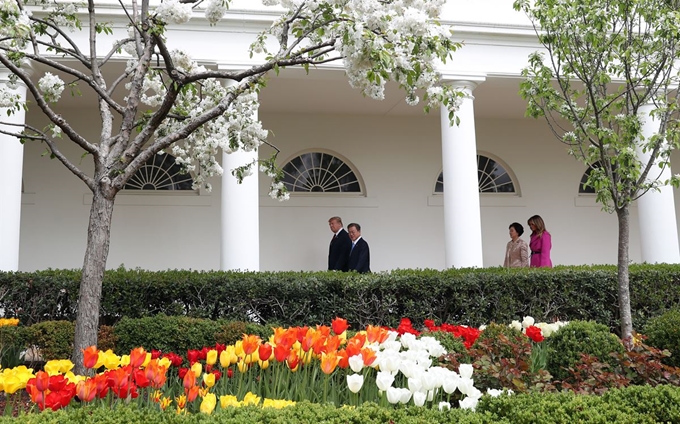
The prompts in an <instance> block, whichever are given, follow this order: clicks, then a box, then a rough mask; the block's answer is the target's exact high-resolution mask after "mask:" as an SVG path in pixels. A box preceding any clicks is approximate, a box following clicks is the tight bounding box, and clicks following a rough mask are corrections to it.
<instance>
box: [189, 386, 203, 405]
mask: <svg viewBox="0 0 680 424" xmlns="http://www.w3.org/2000/svg"><path fill="white" fill-rule="evenodd" d="M199 390H200V388H199V387H198V386H194V387H192V388H190V389H189V390H187V391H186V394H187V401H188V402H193V401H194V400H195V399H196V398H197V397H198V392H199Z"/></svg>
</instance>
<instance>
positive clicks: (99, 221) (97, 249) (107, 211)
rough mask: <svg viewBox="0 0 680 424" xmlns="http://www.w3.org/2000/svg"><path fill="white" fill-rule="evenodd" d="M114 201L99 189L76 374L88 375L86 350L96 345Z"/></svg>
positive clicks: (89, 245)
mask: <svg viewBox="0 0 680 424" xmlns="http://www.w3.org/2000/svg"><path fill="white" fill-rule="evenodd" d="M114 199H115V198H114V197H113V196H110V198H107V196H105V195H104V193H103V192H102V190H101V188H100V187H97V190H96V191H95V193H94V194H93V197H92V208H91V209H90V223H89V226H88V229H87V248H86V250H85V260H84V262H83V275H82V279H81V280H80V292H79V294H78V315H77V319H76V332H75V340H74V345H73V358H72V360H73V363H74V364H75V369H74V370H73V372H74V373H75V374H80V375H85V373H86V371H87V370H86V369H85V367H84V366H83V349H85V348H87V347H89V346H93V345H96V344H97V332H98V329H99V305H100V303H101V302H100V301H101V294H102V280H103V279H104V270H105V269H106V259H107V257H108V255H109V241H110V238H111V217H112V216H113V202H114Z"/></svg>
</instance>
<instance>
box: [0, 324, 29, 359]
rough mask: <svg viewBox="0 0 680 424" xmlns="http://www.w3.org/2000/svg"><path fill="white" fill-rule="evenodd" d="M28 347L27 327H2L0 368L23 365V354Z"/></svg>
mask: <svg viewBox="0 0 680 424" xmlns="http://www.w3.org/2000/svg"><path fill="white" fill-rule="evenodd" d="M26 347H27V342H26V327H13V326H9V327H0V366H2V368H13V367H16V366H17V365H21V363H22V360H21V352H23V351H24V350H25V349H26Z"/></svg>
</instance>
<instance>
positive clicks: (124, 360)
mask: <svg viewBox="0 0 680 424" xmlns="http://www.w3.org/2000/svg"><path fill="white" fill-rule="evenodd" d="M128 365H130V355H123V356H121V357H120V366H121V367H125V366H128Z"/></svg>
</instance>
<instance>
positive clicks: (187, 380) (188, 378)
mask: <svg viewBox="0 0 680 424" xmlns="http://www.w3.org/2000/svg"><path fill="white" fill-rule="evenodd" d="M183 383H184V390H189V388H191V387H193V386H195V385H196V374H194V372H193V371H191V370H189V371H188V372H187V373H186V374H184V380H183Z"/></svg>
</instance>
